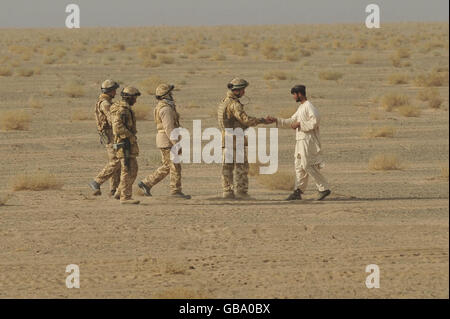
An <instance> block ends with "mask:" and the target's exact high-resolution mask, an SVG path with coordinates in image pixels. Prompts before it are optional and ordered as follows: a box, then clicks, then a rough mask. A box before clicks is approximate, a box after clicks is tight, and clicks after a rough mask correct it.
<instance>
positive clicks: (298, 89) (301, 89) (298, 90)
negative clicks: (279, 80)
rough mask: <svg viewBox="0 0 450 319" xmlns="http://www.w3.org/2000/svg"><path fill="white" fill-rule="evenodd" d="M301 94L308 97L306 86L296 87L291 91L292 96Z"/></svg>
mask: <svg viewBox="0 0 450 319" xmlns="http://www.w3.org/2000/svg"><path fill="white" fill-rule="evenodd" d="M294 93H300V94H301V95H303V96H304V97H306V86H304V85H296V86H294V87H293V88H292V89H291V94H294Z"/></svg>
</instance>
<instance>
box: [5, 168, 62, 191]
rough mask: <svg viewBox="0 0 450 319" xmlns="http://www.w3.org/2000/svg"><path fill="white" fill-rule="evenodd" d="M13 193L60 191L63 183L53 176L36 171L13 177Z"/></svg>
mask: <svg viewBox="0 0 450 319" xmlns="http://www.w3.org/2000/svg"><path fill="white" fill-rule="evenodd" d="M10 183H11V187H12V189H13V191H22V190H30V191H42V190H47V189H61V188H62V187H63V183H62V182H61V181H60V180H58V179H57V178H56V176H54V175H53V174H50V173H47V172H41V171H37V172H34V173H26V174H23V175H18V176H14V177H13V178H12V179H11V181H10Z"/></svg>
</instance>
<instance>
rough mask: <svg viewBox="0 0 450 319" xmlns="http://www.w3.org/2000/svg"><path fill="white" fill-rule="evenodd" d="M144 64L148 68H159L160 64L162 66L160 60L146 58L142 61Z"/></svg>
mask: <svg viewBox="0 0 450 319" xmlns="http://www.w3.org/2000/svg"><path fill="white" fill-rule="evenodd" d="M142 65H143V66H145V67H146V68H157V67H158V66H161V61H160V60H144V61H142Z"/></svg>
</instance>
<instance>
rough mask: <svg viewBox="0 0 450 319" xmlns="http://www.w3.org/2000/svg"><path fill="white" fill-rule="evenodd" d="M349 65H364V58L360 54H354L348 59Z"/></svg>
mask: <svg viewBox="0 0 450 319" xmlns="http://www.w3.org/2000/svg"><path fill="white" fill-rule="evenodd" d="M347 63H348V64H363V63H364V57H363V56H362V55H361V54H360V53H358V52H353V53H352V54H351V55H350V56H349V57H348V58H347Z"/></svg>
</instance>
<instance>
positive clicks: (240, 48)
mask: <svg viewBox="0 0 450 319" xmlns="http://www.w3.org/2000/svg"><path fill="white" fill-rule="evenodd" d="M231 52H232V53H233V54H234V55H238V56H247V55H248V51H247V48H246V47H245V45H244V44H243V43H233V45H232V46H231Z"/></svg>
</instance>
